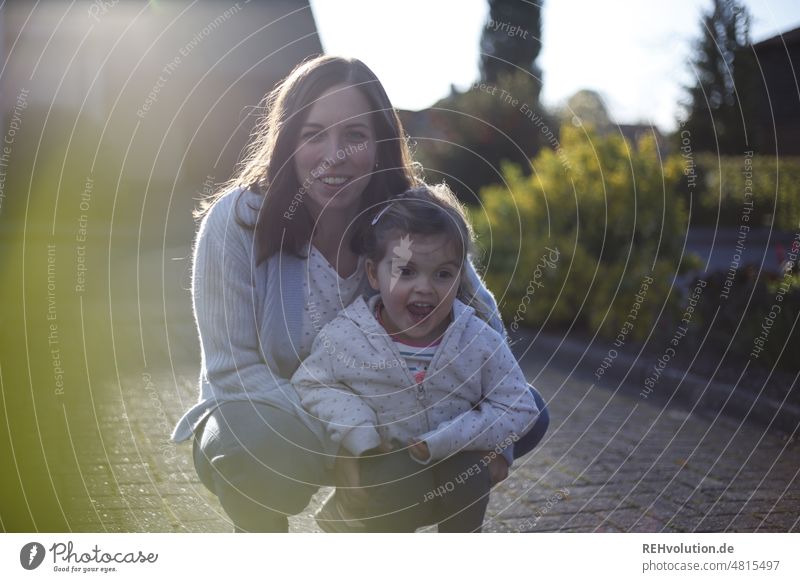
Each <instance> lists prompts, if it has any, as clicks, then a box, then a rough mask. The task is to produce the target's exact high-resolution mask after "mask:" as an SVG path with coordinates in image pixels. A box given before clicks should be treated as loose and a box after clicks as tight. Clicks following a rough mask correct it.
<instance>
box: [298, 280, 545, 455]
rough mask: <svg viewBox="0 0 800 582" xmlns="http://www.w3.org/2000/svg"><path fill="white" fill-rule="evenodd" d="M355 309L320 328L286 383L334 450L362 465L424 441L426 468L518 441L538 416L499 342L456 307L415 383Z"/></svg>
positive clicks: (369, 319) (366, 303)
mask: <svg viewBox="0 0 800 582" xmlns="http://www.w3.org/2000/svg"><path fill="white" fill-rule="evenodd" d="M378 300H379V297H378V296H377V295H376V296H373V297H372V298H370V299H369V300H365V299H364V298H359V299H356V301H354V302H353V303H352V304H351V305H350V306H349V307H347V308H346V309H344V310H342V311H341V312H340V313H339V315H338V316H337V317H336V318H335V319H334V320H333V321H331V322H330V323H329V324H327V325H326V326H325V327H323V328H322V329H321V330H320V332H319V334H318V335H317V337H316V339H315V340H314V345H313V347H312V349H311V355H310V356H309V357H308V358H306V359H305V360H304V361H303V363H302V364H301V365H300V367H299V368H298V369H297V372H295V374H294V376H293V377H292V383H293V384H294V386H295V390H297V393H298V394H299V395H300V399H301V401H302V403H303V406H304V407H305V409H306V410H307V411H308V412H309V414H311V415H312V416H313V417H315V418H317V419H319V420H320V421H321V422H322V423H323V425H324V426H325V427H326V431H327V433H328V437H329V438H330V440H331V441H332V442H333V443H337V444H338V445H339V446H340V447H344V448H345V449H346V450H347V451H348V452H350V453H352V454H354V455H361V454H362V453H364V452H365V451H368V450H370V449H373V448H375V447H377V446H378V445H380V444H381V443H385V444H389V445H391V446H395V447H396V446H406V445H407V444H408V443H409V441H410V440H411V439H419V440H422V441H425V442H426V443H427V445H428V450H429V451H430V458H429V459H428V462H430V461H436V460H440V459H444V458H446V457H448V456H450V455H452V454H454V453H457V452H459V451H462V450H490V449H494V448H495V447H497V446H498V445H501V444H505V445H507V444H508V443H510V442H513V440H515V439H516V438H519V437H520V436H522V435H523V434H524V433H525V432H526V431H527V430H528V429H529V428H530V427H531V425H532V424H533V423H534V422H535V421H536V418H537V417H538V414H539V411H538V409H537V407H536V403H535V401H534V399H533V396H532V395H531V392H530V390H528V387H527V382H526V380H525V377H524V376H523V374H522V370H521V369H520V367H519V365H518V364H517V361H516V359H515V358H514V355H513V354H512V353H511V350H509V348H508V345H507V344H506V342H505V340H504V338H503V337H502V336H501V335H500V334H499V333H497V332H496V331H495V330H493V329H492V328H491V327H489V326H488V325H487V324H486V323H485V322H484V321H483V320H481V319H480V318H478V317H477V316H476V315H475V311H474V310H473V309H472V308H471V307H469V306H467V305H465V304H463V303H462V302H460V301H458V300H456V301H455V303H454V305H453V314H452V315H453V322H452V323H451V324H450V326H449V327H448V328H447V331H446V332H445V334H444V336H443V337H442V340H441V343H440V344H439V345H438V348H437V351H436V354H435V355H434V357H433V360H432V361H431V364H430V366H429V368H428V371H427V373H426V374H425V376H424V378H423V379H422V381H421V382H417V381H416V380H415V378H414V377H413V376H412V375H411V373H410V372H409V370H408V367H407V364H406V361H405V358H403V357H402V356H401V355H400V352H399V350H398V347H397V345H396V344H395V342H393V341H392V339H391V337H390V336H389V335H388V334H387V332H386V331H385V330H384V328H383V327H382V326H381V325H380V324H379V323H378V321H377V319H376V318H375V316H374V312H375V305H376V302H377V301H378Z"/></svg>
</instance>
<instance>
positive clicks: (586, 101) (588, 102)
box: [558, 89, 611, 130]
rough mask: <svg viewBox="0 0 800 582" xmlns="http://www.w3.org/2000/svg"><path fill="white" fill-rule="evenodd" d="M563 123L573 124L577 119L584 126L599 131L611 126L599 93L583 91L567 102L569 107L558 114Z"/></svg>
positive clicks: (588, 90) (589, 90)
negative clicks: (589, 126)
mask: <svg viewBox="0 0 800 582" xmlns="http://www.w3.org/2000/svg"><path fill="white" fill-rule="evenodd" d="M558 117H559V119H560V120H561V122H562V123H572V122H573V120H574V119H575V118H577V119H578V120H579V121H580V122H581V123H582V124H583V125H591V126H592V127H594V128H595V129H597V130H603V129H606V128H607V127H608V126H610V125H611V118H610V117H609V116H608V109H606V105H605V103H604V102H603V98H602V97H600V94H599V93H597V91H592V90H591V89H581V90H580V91H578V92H577V93H575V94H574V95H573V96H572V97H570V98H569V99H568V100H567V106H566V107H564V108H563V109H561V110H560V111H559V112H558Z"/></svg>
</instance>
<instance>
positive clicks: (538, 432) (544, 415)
mask: <svg viewBox="0 0 800 582" xmlns="http://www.w3.org/2000/svg"><path fill="white" fill-rule="evenodd" d="M528 388H529V389H530V391H531V394H533V399H534V400H535V401H536V407H537V408H538V409H539V417H538V418H537V419H536V422H534V423H533V426H532V427H531V428H530V430H529V431H528V432H526V433H525V434H524V435H522V437H521V438H520V439H519V440H518V441H517V442H516V443H514V458H515V459H517V458H519V457H521V456H523V455H526V454H528V453H529V452H531V451H532V450H533V449H534V448H535V447H536V445H538V444H539V443H540V442H541V441H542V439H543V438H544V435H545V433H546V432H547V428H548V427H549V426H550V412H549V411H548V409H547V404H546V403H545V401H544V398H542V395H541V394H539V392H538V390H536V388H534V387H533V386H531V385H530V384H528Z"/></svg>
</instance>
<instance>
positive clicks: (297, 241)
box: [199, 56, 418, 262]
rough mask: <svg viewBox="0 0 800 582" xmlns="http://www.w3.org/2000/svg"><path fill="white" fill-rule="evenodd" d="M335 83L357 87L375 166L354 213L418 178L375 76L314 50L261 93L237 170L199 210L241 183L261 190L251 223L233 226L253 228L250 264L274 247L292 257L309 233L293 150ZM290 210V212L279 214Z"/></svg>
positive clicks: (350, 61) (356, 63)
mask: <svg viewBox="0 0 800 582" xmlns="http://www.w3.org/2000/svg"><path fill="white" fill-rule="evenodd" d="M337 85H345V86H349V87H354V88H356V89H358V90H359V91H361V93H362V94H363V95H364V97H365V98H366V99H367V102H368V103H369V106H370V110H371V119H372V125H373V129H374V134H375V143H376V149H377V151H376V161H377V168H378V169H377V170H376V171H375V172H374V173H373V175H372V176H371V178H370V181H369V183H368V184H367V187H366V189H365V190H364V193H363V194H362V200H361V212H360V213H359V216H363V215H364V210H366V209H368V208H371V207H374V206H375V205H376V204H379V203H380V202H381V201H383V200H385V199H386V198H388V197H390V196H392V195H395V194H398V193H400V192H403V191H405V190H407V189H408V188H410V187H412V186H414V185H415V184H417V183H418V180H417V177H416V174H417V172H416V166H415V165H414V164H413V163H412V161H411V155H410V152H409V149H408V145H407V143H406V137H405V134H404V132H403V128H402V125H401V123H400V119H399V118H398V117H397V113H395V111H394V109H393V108H392V104H391V103H390V101H389V97H388V96H387V95H386V91H385V90H384V88H383V86H382V85H381V83H380V81H379V80H378V78H377V77H376V76H375V74H374V73H373V72H372V71H371V70H370V69H369V68H368V67H367V66H366V65H365V64H364V63H362V62H361V61H359V60H358V59H348V58H342V57H331V56H319V57H316V58H313V59H311V60H308V61H306V62H304V63H302V64H300V65H298V66H297V67H296V68H295V69H294V70H293V71H292V72H291V73H290V74H289V76H287V77H286V78H285V79H284V80H283V81H281V82H280V83H279V84H278V85H277V86H276V87H275V88H274V89H273V90H272V91H271V92H270V93H269V94H268V95H267V96H266V103H265V110H266V112H265V114H264V115H263V116H262V117H261V118H260V119H259V121H258V122H257V124H256V127H255V129H254V131H253V132H252V134H251V135H252V139H251V141H250V143H249V145H248V146H247V148H246V149H245V155H244V158H243V160H242V161H241V162H240V163H239V164H238V166H237V172H236V173H235V175H234V177H233V178H232V179H231V180H229V181H228V182H227V183H225V184H224V185H223V186H222V187H221V189H220V190H219V191H218V193H217V194H215V195H214V196H213V197H212V198H211V199H210V200H208V201H207V202H206V203H205V204H204V205H203V207H202V208H201V211H200V213H199V214H200V215H202V214H204V213H205V212H207V210H208V208H210V207H211V206H213V203H214V202H215V201H216V200H217V199H218V198H219V197H221V196H222V195H223V194H224V193H225V192H227V191H228V190H230V189H231V188H233V187H246V188H248V189H250V190H251V191H253V192H255V193H256V194H261V195H263V196H264V200H263V203H262V204H261V205H260V208H259V209H258V210H259V213H258V219H257V221H256V224H254V225H246V224H244V223H243V222H242V221H241V219H240V218H239V217H238V215H237V221H238V222H239V224H242V225H243V226H246V227H248V228H254V229H255V238H256V247H257V256H258V262H261V261H264V260H266V259H268V258H269V257H271V256H272V255H274V254H275V253H277V252H286V253H290V254H294V255H297V256H300V255H301V252H302V248H303V246H304V245H305V244H306V243H307V242H308V241H309V239H310V238H311V232H312V229H313V226H314V225H313V220H312V218H311V215H310V214H309V213H308V211H307V209H306V208H305V205H304V204H302V199H303V198H304V196H302V195H301V196H297V194H298V193H299V192H300V189H301V184H299V183H298V181H297V176H296V173H295V168H294V161H293V156H294V154H295V151H296V149H297V145H298V143H299V136H300V129H301V128H302V126H303V123H304V122H305V120H306V117H307V116H308V113H309V111H310V109H311V107H312V106H313V105H314V103H315V102H316V100H317V99H319V97H320V96H321V95H322V94H323V93H325V92H326V91H327V90H328V89H330V88H331V87H334V86H337ZM297 199H299V200H300V204H299V206H298V204H297V202H295V200H297ZM290 208H295V209H296V210H295V211H294V212H287V211H288V210H289V209H290Z"/></svg>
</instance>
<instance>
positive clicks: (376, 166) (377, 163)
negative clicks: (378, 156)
mask: <svg viewBox="0 0 800 582" xmlns="http://www.w3.org/2000/svg"><path fill="white" fill-rule="evenodd" d="M378 166H380V162H377V161H376V162H375V169H376V170H377V169H378Z"/></svg>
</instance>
